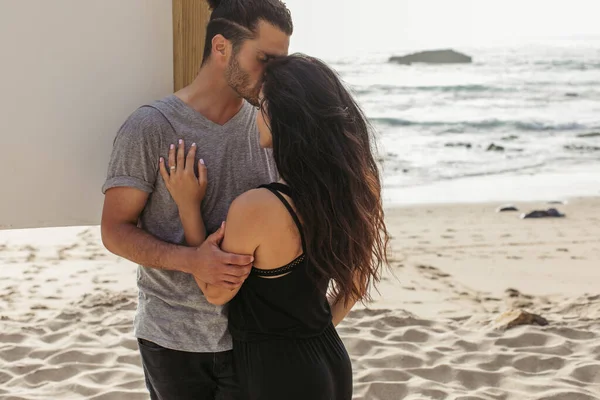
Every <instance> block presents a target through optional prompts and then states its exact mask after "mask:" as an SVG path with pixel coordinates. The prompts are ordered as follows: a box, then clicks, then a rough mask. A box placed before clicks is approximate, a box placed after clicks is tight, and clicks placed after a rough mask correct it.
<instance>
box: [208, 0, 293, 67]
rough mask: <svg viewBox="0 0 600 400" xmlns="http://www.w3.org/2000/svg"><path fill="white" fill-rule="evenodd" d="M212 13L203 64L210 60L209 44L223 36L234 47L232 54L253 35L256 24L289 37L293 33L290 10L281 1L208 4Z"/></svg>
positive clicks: (229, 0)
mask: <svg viewBox="0 0 600 400" xmlns="http://www.w3.org/2000/svg"><path fill="white" fill-rule="evenodd" d="M207 1H208V5H209V7H210V8H211V10H212V14H211V16H210V21H209V23H208V26H207V27H206V42H205V43H204V54H203V57H202V64H204V63H205V62H206V61H207V60H208V59H209V58H210V53H211V50H212V40H213V38H214V37H215V36H216V35H219V34H220V35H223V36H224V37H225V38H226V39H227V40H229V41H231V42H232V44H233V49H234V52H235V51H237V50H238V49H239V47H240V46H241V44H242V43H243V42H244V40H247V39H251V38H253V37H254V36H255V35H256V31H257V29H258V24H259V22H260V21H261V20H262V21H265V22H267V23H269V24H271V25H273V26H275V27H277V28H279V29H281V31H282V32H284V33H285V34H287V35H288V36H291V35H292V33H293V31H294V25H293V23H292V16H291V14H290V10H288V8H287V7H286V5H285V3H283V2H282V1H281V0H207Z"/></svg>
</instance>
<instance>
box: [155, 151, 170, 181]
mask: <svg viewBox="0 0 600 400" xmlns="http://www.w3.org/2000/svg"><path fill="white" fill-rule="evenodd" d="M158 169H159V170H160V175H161V176H162V178H163V180H164V181H165V183H168V182H169V173H168V172H167V167H165V159H164V158H162V157H161V158H160V161H159V162H158Z"/></svg>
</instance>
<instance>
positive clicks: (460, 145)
mask: <svg viewBox="0 0 600 400" xmlns="http://www.w3.org/2000/svg"><path fill="white" fill-rule="evenodd" d="M444 146H446V147H465V148H467V149H470V148H471V147H473V145H472V144H471V143H467V142H454V143H446V144H445V145H444Z"/></svg>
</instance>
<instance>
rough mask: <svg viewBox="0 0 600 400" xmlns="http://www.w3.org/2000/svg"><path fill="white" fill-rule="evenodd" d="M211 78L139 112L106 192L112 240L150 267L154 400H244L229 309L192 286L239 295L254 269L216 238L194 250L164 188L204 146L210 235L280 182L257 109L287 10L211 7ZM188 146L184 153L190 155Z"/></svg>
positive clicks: (264, 1) (145, 356) (147, 351)
mask: <svg viewBox="0 0 600 400" xmlns="http://www.w3.org/2000/svg"><path fill="white" fill-rule="evenodd" d="M209 4H210V5H211V6H212V8H213V13H212V16H211V20H210V22H209V25H208V27H207V36H206V46H205V52H204V58H203V62H202V67H201V69H200V72H199V74H198V76H197V78H196V79H195V80H194V82H193V83H192V84H191V85H189V86H188V87H186V88H184V89H182V90H181V91H179V92H177V93H175V94H174V95H171V96H169V97H167V98H165V99H162V100H160V101H157V102H155V103H153V104H152V105H150V106H144V107H141V108H140V109H138V110H136V111H135V112H134V113H133V114H132V115H131V116H130V117H129V118H128V119H127V121H126V122H125V123H124V124H123V126H122V127H121V129H120V130H119V132H118V134H117V136H116V138H115V142H114V148H113V152H112V156H111V159H110V163H109V168H108V178H107V180H106V183H105V184H104V186H103V192H104V193H105V200H104V209H103V213H102V240H103V243H104V245H105V246H106V248H107V249H108V250H110V251H111V252H113V253H115V254H117V255H119V256H121V257H124V258H127V259H129V260H131V261H133V262H135V263H138V264H139V265H140V267H139V269H138V276H137V282H138V288H139V305H138V309H137V313H136V316H135V321H134V333H135V335H136V337H137V338H138V344H139V348H140V353H141V357H142V363H143V367H144V374H145V377H146V386H147V387H148V390H149V392H150V395H151V398H152V399H161V400H170V399H174V400H186V399H195V400H196V399H234V398H237V396H238V395H237V393H238V387H237V383H236V379H235V376H234V373H233V364H232V360H231V357H232V355H231V348H232V343H231V337H230V336H229V333H228V331H227V318H226V312H225V309H224V308H223V307H218V306H214V305H211V304H209V303H208V302H207V301H206V299H205V298H204V297H203V296H202V293H201V291H200V289H199V288H198V286H197V284H196V283H195V281H194V278H193V276H197V277H198V278H199V279H200V280H202V281H204V282H207V283H211V284H214V285H220V286H223V287H228V288H236V287H239V286H240V285H241V284H242V283H243V281H244V280H245V278H246V277H247V275H248V274H249V272H250V268H251V265H250V264H251V263H252V257H251V256H248V255H234V254H227V253H224V252H222V251H221V250H220V249H219V241H220V239H221V238H220V237H218V236H217V234H213V235H211V236H210V237H208V238H207V240H206V241H205V242H204V244H202V245H201V246H200V247H199V248H191V247H185V246H184V245H183V242H184V233H183V228H182V225H181V221H180V219H179V215H178V209H177V206H176V205H175V203H174V202H173V200H172V198H171V197H170V195H169V192H168V191H167V189H166V187H165V183H164V181H163V180H162V178H161V177H160V176H159V158H160V157H164V158H165V159H167V153H168V150H169V147H170V145H179V146H180V148H181V147H183V146H184V144H185V147H186V148H189V146H190V145H192V144H195V145H196V146H197V151H196V153H197V154H196V157H197V160H196V161H198V159H199V158H202V159H203V160H204V162H205V163H206V166H207V167H208V174H209V184H208V189H207V194H206V197H205V199H204V202H203V205H202V213H203V219H204V222H205V225H206V229H207V231H208V232H215V231H217V230H218V228H219V226H220V224H221V222H222V221H224V220H225V218H226V215H227V210H228V207H229V204H230V203H231V202H232V201H233V199H235V198H236V197H237V196H238V195H240V194H241V193H243V192H245V191H247V190H250V189H252V188H255V187H256V186H258V185H260V184H263V183H267V182H270V181H275V180H276V179H277V173H276V171H275V168H274V163H273V162H272V159H271V157H270V154H269V153H268V152H266V151H265V150H262V149H260V147H259V142H258V140H259V139H258V133H257V128H256V122H255V121H256V109H255V108H254V107H252V106H251V105H250V104H248V103H247V102H246V101H244V99H246V100H248V101H249V102H251V103H252V104H257V97H258V93H259V89H260V85H261V77H262V74H263V72H264V67H265V65H266V63H267V62H268V61H269V60H270V59H271V58H274V57H279V56H284V55H286V54H287V52H288V46H289V38H290V36H291V34H292V31H293V25H292V21H291V16H290V13H289V10H288V9H287V8H286V7H285V5H284V4H283V3H282V2H281V1H280V0H223V1H215V0H213V1H209ZM180 143H181V144H180Z"/></svg>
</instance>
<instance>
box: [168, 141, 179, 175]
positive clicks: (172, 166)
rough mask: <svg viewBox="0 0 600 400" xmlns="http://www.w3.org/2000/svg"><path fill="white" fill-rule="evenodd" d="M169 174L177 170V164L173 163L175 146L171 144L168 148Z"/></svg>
mask: <svg viewBox="0 0 600 400" xmlns="http://www.w3.org/2000/svg"><path fill="white" fill-rule="evenodd" d="M169 170H170V171H169V172H170V173H171V174H172V173H174V172H175V171H176V170H177V163H176V162H175V145H174V144H172V145H171V146H170V147H169Z"/></svg>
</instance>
